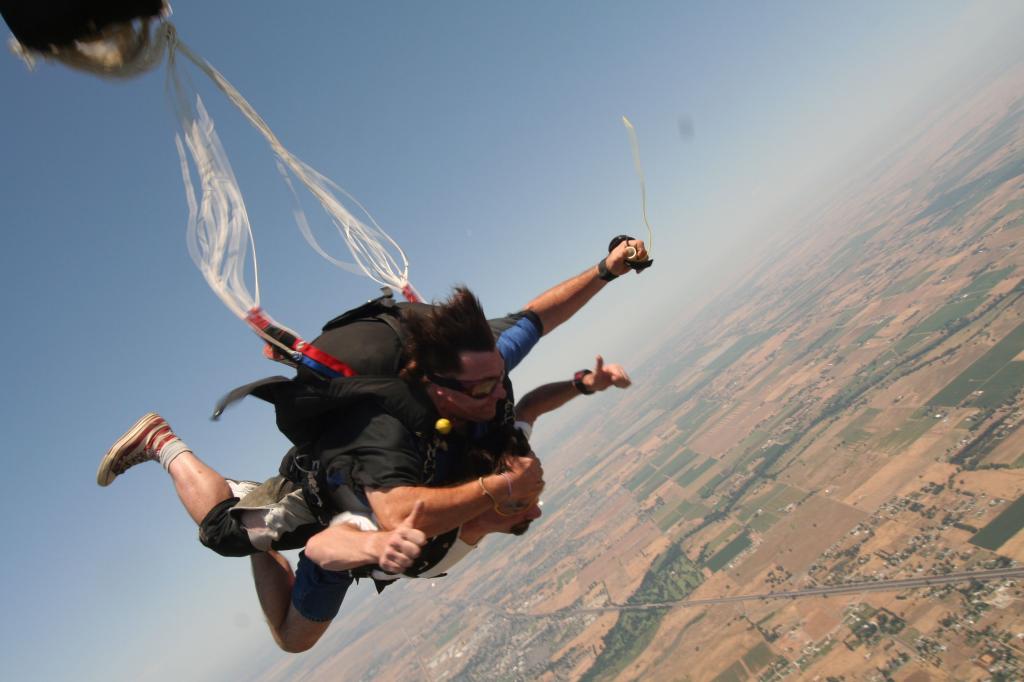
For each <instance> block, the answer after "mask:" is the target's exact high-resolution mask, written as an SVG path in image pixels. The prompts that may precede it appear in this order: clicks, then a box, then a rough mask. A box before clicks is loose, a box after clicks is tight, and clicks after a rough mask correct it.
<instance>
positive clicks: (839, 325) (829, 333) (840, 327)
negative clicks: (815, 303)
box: [804, 306, 864, 353]
mask: <svg viewBox="0 0 1024 682" xmlns="http://www.w3.org/2000/svg"><path fill="white" fill-rule="evenodd" d="M863 309H864V307H863V306H861V307H859V308H847V309H846V310H844V311H842V312H841V313H839V314H838V315H836V318H835V320H833V321H832V325H831V326H830V327H829V328H828V329H827V330H825V333H824V334H822V335H821V336H819V337H818V338H817V339H815V340H814V341H812V342H811V344H810V345H809V346H807V348H806V350H805V351H804V352H805V353H813V352H814V351H817V350H820V349H821V348H824V347H825V346H826V345H827V344H828V343H829V342H830V341H832V339H834V338H836V337H838V336H840V335H842V333H843V332H845V331H846V326H845V325H846V323H847V322H849V321H850V320H852V319H853V318H854V317H856V316H857V314H858V313H859V312H860V311H861V310H863Z"/></svg>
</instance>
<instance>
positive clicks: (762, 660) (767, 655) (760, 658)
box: [743, 642, 775, 673]
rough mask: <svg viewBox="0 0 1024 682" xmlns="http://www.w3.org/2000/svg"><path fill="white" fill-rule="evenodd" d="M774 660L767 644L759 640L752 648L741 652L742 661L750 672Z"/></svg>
mask: <svg viewBox="0 0 1024 682" xmlns="http://www.w3.org/2000/svg"><path fill="white" fill-rule="evenodd" d="M773 660H775V654H774V653H772V650H771V649H770V648H768V645H767V644H765V643H764V642H761V643H760V644H758V645H757V646H755V647H754V648H753V649H751V650H750V651H748V652H747V653H745V654H743V662H744V663H746V664H747V667H748V668H749V669H750V672H755V673H756V672H757V671H758V670H760V669H761V668H763V667H765V666H766V665H768V664H769V663H771V662H772V661H773Z"/></svg>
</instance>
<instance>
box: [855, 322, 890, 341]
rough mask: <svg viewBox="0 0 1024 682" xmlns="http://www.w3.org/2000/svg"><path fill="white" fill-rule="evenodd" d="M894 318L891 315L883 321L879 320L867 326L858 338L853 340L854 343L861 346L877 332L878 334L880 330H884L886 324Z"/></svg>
mask: <svg viewBox="0 0 1024 682" xmlns="http://www.w3.org/2000/svg"><path fill="white" fill-rule="evenodd" d="M892 320H893V318H892V317H891V316H890V317H887V318H885V319H884V320H882V321H881V322H877V323H875V324H872V325H869V326H867V327H865V328H864V331H862V332H861V333H860V334H858V335H857V338H855V339H854V340H853V344H852V345H854V346H860V345H862V344H864V343H866V342H868V341H869V340H871V339H873V338H875V334H877V333H878V332H880V331H882V329H883V328H884V327H885V326H887V325H888V324H889V323H890V322H892Z"/></svg>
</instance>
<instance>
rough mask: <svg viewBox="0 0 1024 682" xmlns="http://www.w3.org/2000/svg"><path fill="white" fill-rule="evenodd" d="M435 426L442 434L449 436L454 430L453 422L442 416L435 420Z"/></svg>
mask: <svg viewBox="0 0 1024 682" xmlns="http://www.w3.org/2000/svg"><path fill="white" fill-rule="evenodd" d="M434 428H435V429H437V432H438V433H440V434H441V435H442V436H447V435H448V434H449V433H451V431H452V423H451V422H450V421H448V420H447V419H445V418H444V417H442V418H441V419H438V420H437V421H436V422H434Z"/></svg>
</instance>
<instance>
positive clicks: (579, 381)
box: [572, 369, 594, 395]
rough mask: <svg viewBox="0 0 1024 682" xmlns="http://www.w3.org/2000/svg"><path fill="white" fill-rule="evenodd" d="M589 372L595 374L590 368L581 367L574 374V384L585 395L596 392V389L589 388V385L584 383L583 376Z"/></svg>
mask: <svg viewBox="0 0 1024 682" xmlns="http://www.w3.org/2000/svg"><path fill="white" fill-rule="evenodd" d="M588 374H593V372H592V371H590V370H589V369H581V370H580V371H578V372H576V373H575V374H573V375H572V385H573V386H575V387H576V390H577V391H579V392H580V393H582V394H583V395H591V394H592V393H593V392H594V389H592V388H587V385H586V384H584V383H583V377H585V376H587V375H588Z"/></svg>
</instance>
